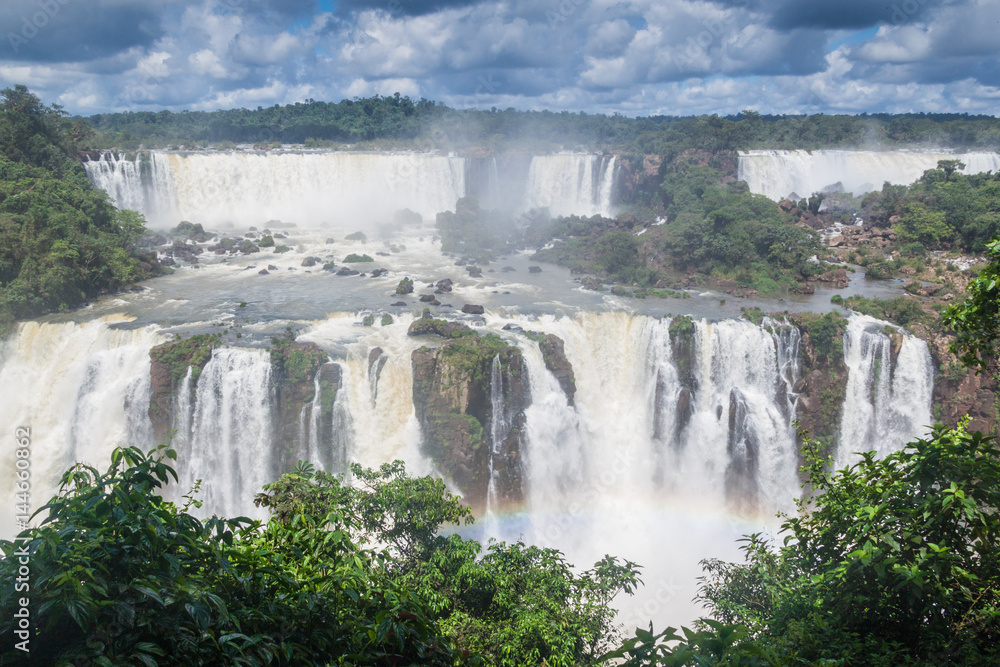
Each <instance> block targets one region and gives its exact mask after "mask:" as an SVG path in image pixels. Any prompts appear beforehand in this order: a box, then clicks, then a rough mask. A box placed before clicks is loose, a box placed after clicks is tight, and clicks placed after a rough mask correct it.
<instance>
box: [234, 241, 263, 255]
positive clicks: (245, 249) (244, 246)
mask: <svg viewBox="0 0 1000 667" xmlns="http://www.w3.org/2000/svg"><path fill="white" fill-rule="evenodd" d="M237 250H239V251H240V252H241V253H242V254H244V255H249V254H250V253H254V252H260V248H258V247H257V246H256V245H254V244H253V243H251V242H250V241H240V244H239V245H238V246H237Z"/></svg>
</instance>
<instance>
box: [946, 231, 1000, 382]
mask: <svg viewBox="0 0 1000 667" xmlns="http://www.w3.org/2000/svg"><path fill="white" fill-rule="evenodd" d="M986 251H987V258H988V259H989V263H988V264H987V265H986V266H985V267H984V268H983V269H982V270H981V271H980V272H979V275H978V276H976V278H975V279H974V280H972V281H971V282H970V283H969V285H968V288H967V291H968V296H967V297H966V299H965V301H963V302H962V303H957V304H954V305H952V306H949V307H948V308H947V309H946V310H945V311H944V312H943V313H942V314H941V317H942V322H943V323H944V325H945V326H946V327H948V328H950V329H951V330H952V331H954V332H955V335H956V338H955V340H954V342H952V344H951V351H952V352H954V353H955V354H958V355H959V356H960V358H961V359H962V363H964V364H966V365H967V366H973V367H975V368H977V369H979V370H981V371H982V370H986V369H988V368H990V367H991V366H992V365H994V364H995V363H996V358H997V347H996V345H997V340H1000V238H997V237H994V238H993V240H992V241H990V242H989V243H987V244H986Z"/></svg>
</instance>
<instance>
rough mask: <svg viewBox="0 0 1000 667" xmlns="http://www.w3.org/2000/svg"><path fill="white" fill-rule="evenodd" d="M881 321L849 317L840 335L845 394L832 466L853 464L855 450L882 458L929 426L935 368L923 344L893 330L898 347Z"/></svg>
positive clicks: (865, 317)
mask: <svg viewBox="0 0 1000 667" xmlns="http://www.w3.org/2000/svg"><path fill="white" fill-rule="evenodd" d="M885 329H886V323H885V322H882V321H880V320H876V319H875V318H872V317H868V316H867V315H857V314H853V315H851V318H850V320H849V322H848V325H847V329H846V330H845V332H844V362H845V364H846V365H847V369H848V377H847V390H846V395H845V397H844V406H843V411H842V417H841V424H840V437H839V440H838V443H839V444H838V451H837V456H836V464H837V466H838V467H842V466H845V465H849V464H851V463H854V462H856V461H857V460H858V457H857V456H856V455H855V454H854V453H855V452H868V451H874V452H877V454H878V455H879V456H880V457H881V456H885V455H886V454H888V453H890V452H892V451H895V450H897V449H899V448H900V447H902V446H903V445H904V444H905V443H906V442H909V441H910V440H912V439H913V438H916V437H920V436H923V435H924V434H925V433H926V431H927V428H928V426H929V425H930V424H931V422H932V417H931V398H932V394H933V389H934V364H933V361H932V360H931V355H930V352H929V351H928V349H927V343H925V342H924V341H922V340H920V339H918V338H915V337H913V336H910V335H908V334H903V333H899V332H897V333H896V334H895V335H896V342H898V345H899V348H898V351H897V353H896V354H895V363H893V356H894V354H893V344H894V341H893V339H892V338H890V336H889V335H888V334H886V333H885Z"/></svg>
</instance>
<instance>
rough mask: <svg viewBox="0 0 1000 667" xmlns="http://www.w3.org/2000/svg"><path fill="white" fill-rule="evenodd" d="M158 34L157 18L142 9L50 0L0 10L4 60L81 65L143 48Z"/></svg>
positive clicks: (0, 50) (0, 45)
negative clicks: (81, 63)
mask: <svg viewBox="0 0 1000 667" xmlns="http://www.w3.org/2000/svg"><path fill="white" fill-rule="evenodd" d="M163 34H164V33H163V29H162V27H161V25H160V17H159V15H158V13H157V12H156V11H154V9H152V8H146V7H142V6H120V5H119V6H116V7H113V8H112V7H108V6H101V5H96V6H95V5H94V4H92V3H90V2H83V1H80V0H76V1H70V2H67V3H66V4H62V3H60V2H58V0H50V1H49V2H13V3H9V4H7V3H5V4H4V5H3V6H2V7H0V37H2V41H0V58H2V59H5V60H15V61H22V62H24V61H34V62H86V61H90V60H95V59H98V58H104V57H107V56H111V55H114V54H116V53H120V52H122V51H125V50H128V49H131V48H133V47H148V46H150V45H152V44H153V43H154V42H155V41H156V40H157V39H158V38H160V37H162V36H163Z"/></svg>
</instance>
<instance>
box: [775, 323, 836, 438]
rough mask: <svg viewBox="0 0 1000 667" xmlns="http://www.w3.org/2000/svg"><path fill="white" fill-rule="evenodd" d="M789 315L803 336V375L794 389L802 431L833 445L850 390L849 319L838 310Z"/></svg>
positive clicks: (800, 360)
mask: <svg viewBox="0 0 1000 667" xmlns="http://www.w3.org/2000/svg"><path fill="white" fill-rule="evenodd" d="M787 317H788V320H789V321H790V322H791V323H792V324H794V325H795V326H797V327H798V328H799V332H800V333H801V336H802V339H801V343H800V345H799V355H800V359H799V364H800V365H799V369H800V371H801V376H800V379H799V381H798V382H797V383H796V385H795V387H794V388H793V391H794V392H795V394H797V396H798V403H797V409H796V415H797V417H798V421H799V430H800V431H805V432H807V433H808V434H809V437H811V438H812V439H813V440H816V441H818V442H821V443H822V444H824V445H826V446H827V447H829V448H832V447H834V446H835V445H836V441H837V437H838V434H839V429H840V411H841V409H842V407H843V404H844V395H845V392H846V391H847V366H846V365H845V364H844V342H843V341H844V329H845V327H846V326H847V319H846V318H844V317H843V316H842V315H839V314H837V313H826V314H825V315H816V314H815V313H795V314H792V315H788V316H787Z"/></svg>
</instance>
